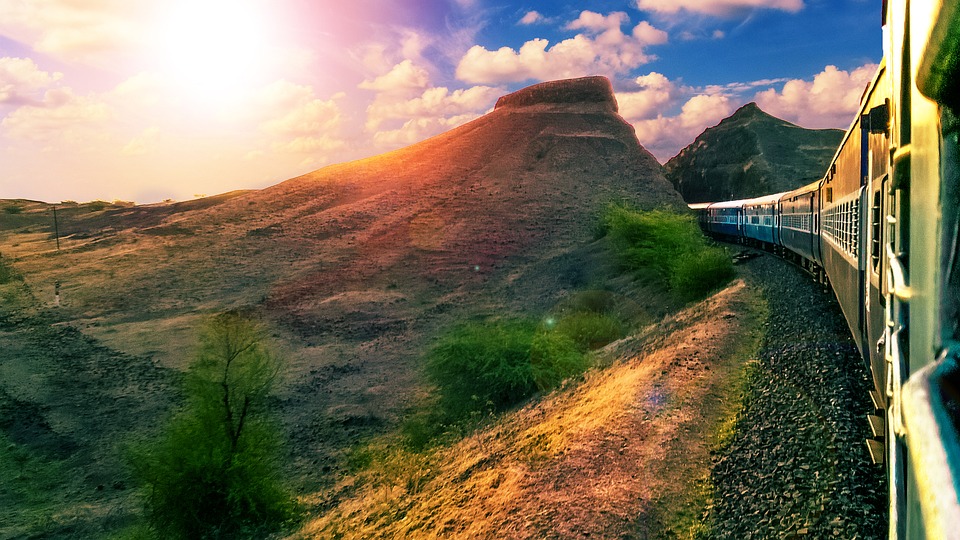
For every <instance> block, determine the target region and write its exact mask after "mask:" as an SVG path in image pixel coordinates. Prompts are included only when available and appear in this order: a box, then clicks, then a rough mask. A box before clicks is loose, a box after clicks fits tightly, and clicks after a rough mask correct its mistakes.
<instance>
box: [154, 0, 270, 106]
mask: <svg viewBox="0 0 960 540" xmlns="http://www.w3.org/2000/svg"><path fill="white" fill-rule="evenodd" d="M266 23H267V12H266V10H265V9H264V6H263V5H262V4H260V3H257V2H250V1H239V2H228V1H225V0H203V1H189V0H187V1H184V2H179V3H177V4H175V5H174V6H173V7H171V8H168V9H166V10H165V15H164V17H162V18H161V23H160V25H159V26H158V36H157V39H156V48H157V55H158V58H159V64H160V67H161V69H162V71H163V73H164V75H165V76H167V77H169V81H170V82H171V83H172V84H174V85H175V86H177V87H179V88H181V90H182V91H183V92H184V93H185V94H186V95H187V96H189V97H190V98H192V99H195V100H197V101H199V102H201V103H205V104H213V103H219V104H223V103H230V102H234V101H236V100H238V99H240V98H242V97H243V96H244V95H245V94H247V93H249V91H250V89H251V86H252V85H254V84H256V83H257V82H260V81H262V79H263V77H264V75H265V74H266V71H267V69H268V67H269V62H268V59H269V55H270V51H271V45H272V44H271V36H270V32H269V26H268V24H266Z"/></svg>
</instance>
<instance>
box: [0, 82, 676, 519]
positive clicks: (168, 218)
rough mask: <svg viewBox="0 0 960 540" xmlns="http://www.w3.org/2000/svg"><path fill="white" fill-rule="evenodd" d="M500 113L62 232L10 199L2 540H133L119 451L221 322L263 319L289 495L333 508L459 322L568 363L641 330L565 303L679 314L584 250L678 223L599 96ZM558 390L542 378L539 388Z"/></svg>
mask: <svg viewBox="0 0 960 540" xmlns="http://www.w3.org/2000/svg"><path fill="white" fill-rule="evenodd" d="M565 92H566V94H564V93H565ZM558 93H559V94H558ZM558 95H560V97H559V98H558V97H557V96H558ZM578 96H580V97H578ZM581 97H583V98H584V99H581ZM587 97H588V98H589V99H586V98H587ZM506 102H507V103H508V104H509V105H508V106H504V107H500V108H498V109H497V110H495V111H493V112H492V113H490V114H488V115H486V116H484V117H481V118H479V119H477V120H475V121H473V122H470V123H468V124H465V125H463V126H460V127H459V128H456V129H454V130H451V131H450V132H448V133H445V134H443V135H440V136H438V137H435V138H433V139H429V140H427V141H423V142H421V143H419V144H417V145H414V146H411V147H408V148H405V149H401V150H397V151H395V152H391V153H388V154H384V155H381V156H376V157H372V158H369V159H366V160H361V161H357V162H353V163H346V164H340V165H335V166H331V167H327V168H325V169H321V170H319V171H315V172H313V173H309V174H307V175H304V176H302V177H299V178H295V179H292V180H289V181H286V182H283V183H280V184H278V185H276V186H273V187H270V188H267V189H264V190H259V191H251V192H238V193H231V194H225V195H223V196H218V197H212V198H207V199H199V200H197V201H186V202H179V203H162V204H156V205H144V206H131V205H129V204H126V203H119V202H117V203H107V202H100V201H98V202H94V203H85V204H76V203H61V204H58V205H57V207H56V219H54V208H53V206H52V205H50V204H45V203H40V202H34V201H0V256H2V260H3V261H4V264H5V265H6V266H5V267H6V268H8V269H9V270H4V272H6V276H7V277H5V278H4V279H5V280H6V283H3V284H0V287H2V291H0V292H2V293H3V294H4V295H5V298H14V299H16V301H15V302H5V303H4V304H3V306H0V309H2V310H3V317H4V321H6V322H4V326H3V331H2V332H0V344H2V345H3V347H0V374H2V375H3V376H2V377H0V398H2V404H3V408H2V410H3V412H4V418H3V421H2V423H0V427H2V429H3V433H4V436H6V437H7V438H8V440H10V441H11V442H12V446H9V447H8V448H7V450H5V451H7V452H8V453H9V455H10V456H11V459H14V460H15V461H14V463H22V464H23V466H22V473H23V474H21V471H20V468H19V466H11V467H10V468H9V469H8V470H7V471H6V473H5V474H8V476H5V477H4V478H10V479H16V478H19V479H20V480H17V481H22V482H23V484H22V485H21V484H17V483H16V482H17V481H13V480H12V481H11V483H10V484H8V485H9V486H11V487H10V489H11V490H12V491H9V492H4V495H3V497H4V499H3V500H4V501H5V502H9V501H12V502H11V504H10V505H6V504H5V505H3V509H4V510H3V511H4V512H7V514H5V515H4V519H2V520H0V521H2V525H0V537H4V536H12V537H20V536H25V535H37V536H42V535H47V536H53V537H65V536H71V535H72V536H78V537H107V536H109V534H110V533H111V532H113V531H117V530H120V529H123V528H124V527H125V526H127V525H129V524H130V523H131V520H134V518H135V517H136V516H137V515H138V514H139V513H140V505H139V499H138V496H137V495H136V490H135V489H134V487H135V479H134V477H133V476H132V475H131V473H130V471H129V470H128V469H127V468H126V467H125V466H124V463H123V459H122V453H121V452H120V451H119V450H118V448H117V446H118V444H120V443H122V442H124V441H127V440H129V439H131V438H134V439H140V438H150V437H152V436H155V435H157V433H159V432H160V426H162V425H163V424H164V422H165V420H166V419H168V418H170V417H171V416H173V415H175V414H176V413H177V411H179V410H181V409H183V408H184V407H185V406H186V404H187V403H188V401H189V400H188V399H187V398H188V396H187V395H186V394H185V391H184V389H183V387H182V385H181V381H182V380H183V379H184V377H185V374H186V372H187V371H188V367H189V364H190V362H191V359H193V358H194V357H195V352H196V349H195V347H196V343H197V331H198V329H199V328H200V327H202V326H203V324H204V322H205V321H207V320H209V319H210V318H211V317H213V316H216V315H217V314H219V313H223V312H226V311H231V310H240V311H243V312H249V313H252V314H254V315H255V316H256V317H257V318H259V319H261V320H263V322H264V325H265V329H266V332H267V335H268V336H269V338H270V340H271V342H273V343H275V345H276V349H277V353H278V355H280V356H282V357H283V358H284V359H285V368H284V371H283V373H282V374H281V375H280V377H279V378H278V380H277V382H276V385H275V389H274V393H273V394H272V396H271V398H270V400H269V406H270V409H271V411H272V412H273V413H275V415H276V417H277V418H278V419H279V422H278V423H279V426H278V430H279V431H280V433H281V440H282V441H283V442H284V449H283V452H284V454H285V455H286V456H287V457H288V459H287V460H286V464H285V468H284V473H285V474H286V476H287V478H290V479H292V482H293V485H292V486H291V487H292V489H294V490H295V491H296V492H298V493H322V492H325V491H327V490H330V491H331V492H333V493H340V491H339V490H338V489H335V488H336V486H338V485H339V484H340V482H342V481H343V479H344V478H345V477H346V476H347V475H348V473H349V471H350V470H351V467H352V465H351V463H352V462H351V458H350V456H351V455H352V454H351V452H350V449H352V448H355V447H356V446H357V445H358V444H360V443H361V442H362V441H366V440H369V439H370V438H372V437H377V436H380V435H382V434H384V433H396V432H398V430H399V429H400V428H401V427H403V425H404V423H405V421H406V419H407V418H408V416H410V414H409V413H410V412H411V411H416V410H420V409H419V407H421V404H422V403H423V402H424V400H429V399H430V396H433V395H434V394H433V393H432V391H431V388H432V387H431V386H430V383H429V381H428V379H427V377H426V374H425V372H424V371H423V366H422V364H421V361H422V358H423V357H424V354H425V353H426V352H427V351H429V350H431V347H432V346H433V344H434V343H435V342H436V340H437V339H440V338H442V336H444V335H447V332H449V331H451V329H453V328H455V327H457V326H458V325H460V324H468V323H471V322H478V323H481V324H482V323H484V322H485V321H493V320H496V319H508V318H514V319H519V320H530V319H535V320H537V324H536V326H537V327H538V328H539V325H540V324H541V323H544V322H545V319H555V320H556V322H557V326H558V327H561V328H562V329H563V330H562V331H563V332H564V335H566V336H568V337H569V339H570V340H571V341H572V342H573V348H572V349H569V342H566V341H564V343H565V345H564V346H563V347H567V349H563V350H574V351H575V352H576V353H577V354H581V355H582V354H584V351H586V350H587V349H589V348H592V347H595V346H598V345H601V344H602V343H604V342H606V341H607V340H609V339H611V337H612V338H613V339H615V338H616V337H619V335H620V332H629V331H630V330H631V328H632V327H631V326H626V327H621V328H616V326H617V323H612V322H611V321H610V320H609V319H606V318H604V317H605V315H603V314H600V313H596V312H584V311H580V312H576V310H574V309H573V305H574V304H575V303H576V302H574V301H573V298H574V297H575V296H577V293H576V291H599V292H598V294H597V296H598V297H599V296H603V295H609V296H612V297H613V298H614V299H615V301H614V302H612V303H611V305H614V306H616V309H617V310H619V311H622V312H623V313H624V314H625V316H624V317H623V318H617V321H638V322H639V321H645V322H650V321H654V320H658V319H660V318H662V317H663V316H664V315H665V314H666V313H668V312H670V311H672V310H674V309H676V307H677V306H678V305H679V304H680V302H679V301H678V300H676V299H674V298H670V297H665V296H664V295H661V294H658V291H659V288H660V286H659V285H655V284H643V283H637V282H635V281H634V280H633V279H632V278H629V277H627V278H623V277H620V276H619V274H620V271H619V267H618V264H617V263H616V262H615V261H614V260H613V259H612V258H611V257H610V252H609V249H608V240H603V239H601V240H594V234H595V228H596V227H595V225H596V223H597V219H598V215H599V213H600V211H601V210H602V209H603V208H605V207H606V206H607V205H608V204H611V203H621V202H625V203H627V204H629V205H630V206H631V207H634V208H639V209H651V208H657V207H673V208H679V207H682V201H681V199H680V197H679V196H678V195H677V194H676V192H674V191H673V190H672V188H671V187H670V185H669V183H668V182H667V181H666V180H665V178H664V177H663V172H662V169H661V167H660V166H659V165H658V164H657V162H656V160H655V159H654V158H653V156H651V155H650V154H649V153H648V152H646V150H644V149H643V148H642V147H641V146H640V145H639V143H638V142H637V140H636V138H635V136H634V133H633V130H632V128H631V127H630V126H629V124H627V123H626V122H624V121H623V119H622V118H620V117H619V116H618V115H617V114H616V104H615V101H614V100H613V92H612V88H611V87H610V83H609V81H606V80H605V79H602V78H588V79H584V80H579V81H575V82H572V83H570V84H567V85H564V84H560V85H551V86H550V87H549V92H540V91H539V90H537V89H533V90H528V91H521V93H518V94H517V95H516V96H514V97H513V98H511V99H508V100H506ZM58 241H59V246H58ZM11 276H18V277H11ZM57 293H59V294H57ZM58 302H59V303H58ZM634 324H636V323H634ZM536 336H537V334H535V335H534V337H536ZM537 339H539V338H537ZM549 347H550V348H554V347H555V344H549ZM569 358H574V355H573V354H572V353H570V355H569ZM566 375H567V372H563V373H562V374H561V375H558V376H555V375H550V376H544V375H542V374H541V375H537V376H536V378H535V380H534V386H535V387H536V391H537V392H540V391H541V390H542V389H546V388H547V387H548V384H547V381H548V380H551V379H552V380H554V381H556V380H559V378H561V377H564V376H566ZM537 380H539V383H538V382H537ZM550 384H553V383H550ZM528 388H529V387H528ZM506 408H509V407H506ZM475 416H476V415H475ZM480 416H482V414H481V415H480ZM25 434H29V436H27V435H25ZM54 448H56V449H57V450H55V451H54V450H52V449H54ZM51 452H52V453H51ZM30 471H34V472H36V471H59V472H58V473H57V474H55V475H54V474H40V473H39V472H36V474H34V473H30V474H32V476H31V475H28V474H27V473H28V472H30ZM18 475H19V476H18ZM14 488H15V489H14ZM5 489H6V488H5ZM27 492H30V493H33V494H34V495H30V496H29V497H26V496H21V494H23V493H27ZM338 496H339V495H338ZM21 501H23V502H21ZM31 501H32V502H31ZM7 518H9V519H7Z"/></svg>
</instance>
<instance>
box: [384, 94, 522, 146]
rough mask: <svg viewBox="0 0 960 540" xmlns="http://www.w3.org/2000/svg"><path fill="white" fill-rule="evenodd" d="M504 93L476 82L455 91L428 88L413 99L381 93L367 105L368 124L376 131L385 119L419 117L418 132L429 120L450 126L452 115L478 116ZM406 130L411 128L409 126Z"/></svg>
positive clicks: (458, 116) (455, 116) (413, 118)
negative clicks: (471, 85)
mask: <svg viewBox="0 0 960 540" xmlns="http://www.w3.org/2000/svg"><path fill="white" fill-rule="evenodd" d="M502 94H503V90H502V89H498V88H492V87H489V86H474V87H471V88H466V89H460V90H454V91H453V92H451V91H450V90H449V89H447V88H446V87H434V88H428V89H427V90H424V92H423V93H422V94H421V95H420V96H417V97H415V98H413V99H395V98H394V97H393V96H391V95H389V94H381V95H379V96H377V99H375V100H374V102H373V103H372V104H370V106H369V107H367V123H366V127H367V130H369V131H377V130H379V129H380V127H381V126H382V125H383V124H384V123H389V122H391V121H398V120H402V121H406V122H409V121H410V120H416V121H417V122H419V123H414V124H411V125H416V126H418V128H417V130H418V132H425V126H427V124H425V123H424V122H425V121H427V120H435V121H436V123H435V124H431V125H433V126H449V124H450V122H449V119H451V118H460V117H467V116H470V117H471V119H472V118H476V117H477V116H479V115H480V114H482V113H483V112H484V111H486V110H489V109H490V107H492V106H493V104H494V103H495V102H496V99H497V98H498V97H500V96H501V95H502ZM461 123H462V122H461ZM457 125H459V124H457ZM407 131H410V130H409V128H408V130H407ZM436 133H439V132H436ZM436 133H430V135H433V134H436Z"/></svg>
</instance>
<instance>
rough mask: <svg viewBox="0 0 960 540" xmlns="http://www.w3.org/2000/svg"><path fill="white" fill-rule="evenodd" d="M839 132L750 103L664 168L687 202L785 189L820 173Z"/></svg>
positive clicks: (809, 180) (807, 180)
mask: <svg viewBox="0 0 960 540" xmlns="http://www.w3.org/2000/svg"><path fill="white" fill-rule="evenodd" d="M843 133H844V132H843V131H842V130H839V129H805V128H802V127H800V126H797V125H794V124H791V123H790V122H787V121H785V120H781V119H779V118H776V117H774V116H771V115H769V114H767V113H765V112H763V111H762V110H760V107H758V106H757V105H756V104H755V103H748V104H746V105H744V106H743V107H741V108H740V109H738V110H737V111H736V112H735V113H733V115H731V116H730V117H729V118H726V119H724V120H722V121H721V122H720V123H719V124H718V125H716V126H714V127H712V128H708V129H707V130H705V131H704V132H703V133H701V134H700V136H699V137H697V139H696V140H695V141H694V142H693V143H691V144H690V145H689V146H687V147H686V148H684V149H683V150H681V151H680V153H679V154H677V155H676V156H674V157H673V158H671V159H670V160H669V161H668V162H667V163H666V165H664V169H665V170H666V175H667V179H668V180H670V182H671V183H672V184H673V186H674V188H676V190H677V191H679V192H680V194H681V195H683V198H684V200H686V201H687V202H688V203H694V202H706V201H718V200H729V199H741V198H747V197H757V196H760V195H767V194H770V193H777V192H781V191H789V190H791V189H795V188H798V187H800V186H803V185H806V184H809V183H810V182H813V181H815V180H817V179H818V178H820V177H821V176H822V175H823V173H824V171H826V168H827V166H828V165H829V163H830V159H831V158H832V157H833V155H834V153H835V152H836V151H837V147H838V146H839V144H840V140H841V139H842V138H843Z"/></svg>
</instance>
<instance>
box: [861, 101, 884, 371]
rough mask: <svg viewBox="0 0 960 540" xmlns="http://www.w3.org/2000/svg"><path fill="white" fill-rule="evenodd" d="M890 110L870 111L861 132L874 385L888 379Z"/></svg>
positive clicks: (866, 320) (867, 321)
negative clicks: (885, 277)
mask: <svg viewBox="0 0 960 540" xmlns="http://www.w3.org/2000/svg"><path fill="white" fill-rule="evenodd" d="M888 111H889V109H888V106H887V103H883V104H882V105H878V106H876V107H873V108H872V109H870V111H869V112H868V113H867V114H864V115H863V117H862V118H861V122H860V123H861V126H864V129H863V130H862V131H861V132H862V133H863V134H864V135H865V136H866V138H865V140H864V141H863V142H864V144H865V146H867V163H866V165H867V183H866V186H865V188H864V192H863V201H862V203H861V206H860V207H861V208H862V209H863V212H862V214H863V218H864V219H863V222H864V226H865V227H864V229H863V232H864V233H865V234H863V236H862V237H863V242H862V243H861V256H860V260H861V265H860V266H861V269H862V274H861V275H862V277H863V278H864V282H863V290H862V291H861V294H862V295H863V310H864V313H863V315H864V317H863V319H862V324H863V325H864V326H865V327H864V328H863V336H864V340H865V341H866V347H865V352H866V354H865V355H864V358H865V359H866V360H867V361H868V365H869V367H870V370H871V372H872V375H873V380H874V381H882V380H883V379H884V377H885V375H886V373H885V371H886V358H885V356H884V351H883V349H884V338H883V333H884V324H885V320H884V309H885V307H886V305H885V304H886V302H885V300H884V296H883V286H882V285H881V281H882V277H881V276H882V274H883V271H882V268H883V265H882V263H883V261H884V257H885V254H884V253H883V251H884V250H883V241H884V239H883V232H884V226H883V222H884V216H885V210H886V209H885V208H884V207H885V202H886V201H885V200H884V199H885V197H884V193H886V189H888V188H889V180H888V175H887V159H888V156H889V150H888V149H889V112H888Z"/></svg>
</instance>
